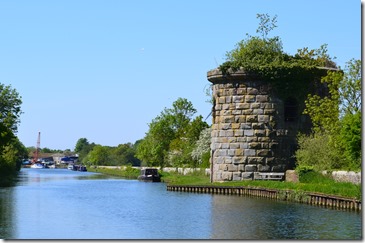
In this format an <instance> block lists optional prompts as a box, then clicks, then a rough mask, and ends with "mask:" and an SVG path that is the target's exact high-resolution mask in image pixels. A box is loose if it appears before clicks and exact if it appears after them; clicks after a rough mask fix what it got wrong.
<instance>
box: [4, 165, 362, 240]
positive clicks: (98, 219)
mask: <svg viewBox="0 0 365 243" xmlns="http://www.w3.org/2000/svg"><path fill="white" fill-rule="evenodd" d="M22 173H23V174H22V175H21V176H20V177H19V181H18V182H17V185H16V186H14V187H9V188H0V192H1V194H0V238H2V239H4V238H5V239H240V240H248V239H261V240H266V239H361V233H362V231H361V214H360V213H355V212H346V211H338V210H332V209H325V208H320V207H313V206H309V205H303V204H295V203H286V202H280V201H274V200H269V199H267V200H266V199H261V198H260V199H258V198H253V197H244V196H227V195H211V194H197V193H184V192H171V191H167V190H166V185H165V184H164V183H145V182H139V181H136V180H124V179H120V178H119V179H116V178H111V177H106V176H103V175H100V174H97V173H89V172H74V171H69V170H60V169H58V170H57V169H56V170H51V169H45V170H34V169H33V170H32V169H28V170H24V171H23V172H22Z"/></svg>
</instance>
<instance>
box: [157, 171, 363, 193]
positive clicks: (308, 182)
mask: <svg viewBox="0 0 365 243" xmlns="http://www.w3.org/2000/svg"><path fill="white" fill-rule="evenodd" d="M161 176H162V178H161V180H162V181H163V182H166V183H168V184H170V185H194V186H198V185H199V186H235V187H237V186H245V187H255V188H268V189H279V190H293V191H296V192H313V193H322V194H326V195H336V196H340V197H346V198H354V199H357V200H361V197H362V191H361V185H355V184H352V183H349V182H336V181H335V180H333V179H331V178H329V177H327V176H325V175H322V174H320V173H317V172H310V173H306V174H303V175H302V176H301V178H300V182H298V183H294V182H286V181H257V180H255V181H252V180H247V181H227V182H214V183H210V181H209V176H206V175H204V174H203V173H200V172H195V173H194V174H190V175H185V176H184V175H179V174H177V173H167V172H162V173H161Z"/></svg>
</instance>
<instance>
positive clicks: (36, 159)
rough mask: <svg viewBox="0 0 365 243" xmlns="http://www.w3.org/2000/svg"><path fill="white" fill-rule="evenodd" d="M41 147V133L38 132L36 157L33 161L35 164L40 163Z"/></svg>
mask: <svg viewBox="0 0 365 243" xmlns="http://www.w3.org/2000/svg"><path fill="white" fill-rule="evenodd" d="M40 146H41V132H38V139H37V147H36V148H35V155H34V159H33V162H34V163H36V162H37V161H38V156H39V149H40Z"/></svg>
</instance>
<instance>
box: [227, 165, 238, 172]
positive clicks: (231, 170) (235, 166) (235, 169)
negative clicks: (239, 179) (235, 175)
mask: <svg viewBox="0 0 365 243" xmlns="http://www.w3.org/2000/svg"><path fill="white" fill-rule="evenodd" d="M228 171H230V172H235V171H238V166H237V165H234V164H229V165H228Z"/></svg>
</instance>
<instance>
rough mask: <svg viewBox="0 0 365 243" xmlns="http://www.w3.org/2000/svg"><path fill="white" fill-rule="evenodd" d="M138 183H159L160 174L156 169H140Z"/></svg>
mask: <svg viewBox="0 0 365 243" xmlns="http://www.w3.org/2000/svg"><path fill="white" fill-rule="evenodd" d="M137 179H138V180H140V181H146V182H148V181H150V182H160V181H161V178H160V174H158V170H157V169H152V168H147V169H141V174H140V175H139V176H138V178H137Z"/></svg>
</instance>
